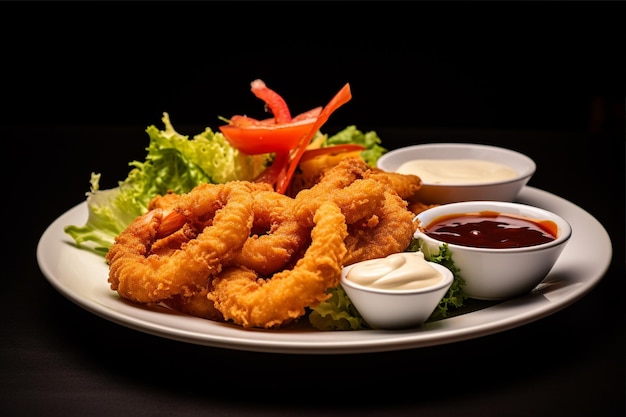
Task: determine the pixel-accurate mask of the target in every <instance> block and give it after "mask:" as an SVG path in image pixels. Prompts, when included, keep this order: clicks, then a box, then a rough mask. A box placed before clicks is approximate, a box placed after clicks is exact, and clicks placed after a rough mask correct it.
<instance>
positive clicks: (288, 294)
mask: <svg viewBox="0 0 626 417" xmlns="http://www.w3.org/2000/svg"><path fill="white" fill-rule="evenodd" d="M314 223H315V226H314V227H313V229H312V230H311V245H310V246H309V248H308V249H307V251H306V253H305V254H304V256H303V257H302V258H301V259H299V260H298V262H297V263H296V266H295V267H294V268H293V269H291V270H283V271H281V272H277V273H276V274H274V275H273V276H272V277H271V278H270V279H262V278H259V276H258V274H257V273H256V272H255V271H253V270H251V269H249V268H246V267H228V268H225V269H224V271H223V272H222V273H221V274H219V275H218V276H217V277H216V278H215V279H214V280H213V289H212V291H209V294H208V299H209V300H211V301H214V302H215V308H217V309H218V310H219V311H221V312H222V314H223V315H224V319H226V320H232V321H233V322H234V323H236V324H239V325H241V326H243V327H262V328H272V327H279V326H281V325H284V324H287V323H289V322H291V321H293V320H296V319H298V318H299V317H301V316H303V315H304V314H305V313H306V308H307V307H313V306H316V305H318V304H319V303H320V302H322V301H324V300H326V299H328V298H329V297H330V294H328V293H327V290H328V289H329V288H334V287H336V286H337V285H339V278H340V275H341V268H342V261H343V257H344V256H345V254H346V247H345V244H344V239H345V238H346V236H347V227H346V223H345V218H344V216H343V215H342V214H341V210H340V209H339V207H337V205H336V204H333V203H330V202H326V203H324V204H322V205H321V206H320V208H319V209H318V210H317V211H316V212H315V216H314Z"/></svg>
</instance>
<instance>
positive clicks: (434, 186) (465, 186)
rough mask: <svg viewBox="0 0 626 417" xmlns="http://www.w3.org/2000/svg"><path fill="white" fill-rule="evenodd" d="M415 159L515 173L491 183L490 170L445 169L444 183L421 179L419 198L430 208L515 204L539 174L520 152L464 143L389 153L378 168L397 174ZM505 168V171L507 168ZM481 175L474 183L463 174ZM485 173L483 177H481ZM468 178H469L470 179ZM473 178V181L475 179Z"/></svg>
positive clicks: (433, 144) (397, 150)
mask: <svg viewBox="0 0 626 417" xmlns="http://www.w3.org/2000/svg"><path fill="white" fill-rule="evenodd" d="M416 159H424V160H440V161H442V163H443V162H444V160H448V161H450V160H455V162H458V161H459V160H472V161H476V160H477V161H486V162H487V163H490V164H491V163H497V164H502V165H503V166H504V167H508V168H509V169H511V170H512V172H511V176H510V177H507V178H506V179H502V178H500V179H489V178H488V177H487V176H486V173H488V172H493V171H494V170H493V167H489V170H482V169H481V170H478V169H477V168H475V167H474V168H471V169H470V168H465V169H461V167H460V165H461V164H456V163H455V166H457V167H458V171H454V172H455V173H454V175H453V174H452V170H448V169H446V170H445V171H446V172H447V173H448V172H449V173H450V177H449V178H446V179H445V180H438V179H432V178H431V179H430V180H429V179H428V176H426V175H419V176H420V178H422V187H421V188H420V190H419V191H418V194H417V198H418V199H419V200H420V201H421V202H423V203H427V204H445V203H453V202H459V201H471V200H490V201H514V200H515V198H516V197H517V195H518V194H519V192H520V191H521V190H522V188H523V187H524V186H525V185H526V184H527V183H528V181H529V180H530V178H531V177H532V176H533V174H534V173H535V170H536V164H535V162H534V161H533V160H532V159H531V158H529V157H528V156H526V155H524V154H521V153H519V152H516V151H513V150H510V149H506V148H500V147H495V146H488V145H479V144H465V143H431V144H423V145H413V146H407V147H404V148H398V149H395V150H392V151H389V152H387V153H386V154H384V155H383V156H381V157H380V158H379V159H378V163H377V166H378V168H380V169H382V170H384V171H388V172H398V171H399V169H400V167H401V165H402V164H404V163H406V162H409V161H413V160H416ZM504 167H503V168H504ZM470 172H471V173H473V174H474V175H476V174H477V175H478V176H477V177H476V178H475V179H471V180H468V179H467V178H463V175H462V174H464V173H468V175H469V173H470ZM483 172H484V173H485V175H484V176H482V175H481V174H482V173H483ZM468 178H470V177H469V176H468ZM471 178H474V176H473V175H472V176H471Z"/></svg>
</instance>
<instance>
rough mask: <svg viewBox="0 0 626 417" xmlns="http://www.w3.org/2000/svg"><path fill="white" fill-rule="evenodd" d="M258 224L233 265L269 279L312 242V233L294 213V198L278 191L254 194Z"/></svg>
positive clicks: (254, 225) (255, 217) (288, 264)
mask: <svg viewBox="0 0 626 417" xmlns="http://www.w3.org/2000/svg"><path fill="white" fill-rule="evenodd" d="M253 212H254V223H253V226H252V230H251V232H250V237H249V238H248V240H246V242H245V243H244V245H243V248H242V249H241V251H240V252H239V253H238V254H237V255H236V256H235V259H234V261H233V263H235V264H237V265H240V266H245V267H246V268H249V269H252V270H254V271H256V272H257V273H258V274H259V275H262V276H269V275H271V274H273V273H275V272H278V271H280V270H283V269H286V268H288V267H290V266H293V265H291V262H292V261H293V260H294V259H297V258H299V257H300V256H301V255H302V254H303V253H304V251H305V250H306V248H307V247H308V245H309V243H310V241H311V230H310V228H309V227H307V226H304V225H302V224H300V223H299V222H298V220H297V218H296V217H295V214H294V212H293V199H292V198H290V197H287V196H285V195H283V194H280V193H277V192H274V191H259V192H255V193H254V194H253Z"/></svg>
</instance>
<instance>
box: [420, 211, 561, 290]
mask: <svg viewBox="0 0 626 417" xmlns="http://www.w3.org/2000/svg"><path fill="white" fill-rule="evenodd" d="M481 211H494V212H499V213H508V214H513V215H518V216H523V217H526V218H531V219H539V220H548V221H552V222H554V224H556V226H557V231H556V238H555V239H554V240H552V241H550V242H546V243H542V244H538V245H534V246H525V247H515V248H495V249H494V248H479V247H472V246H465V245H459V244H454V243H448V249H449V251H450V254H451V256H452V261H453V262H454V265H455V267H457V268H458V269H459V272H458V273H459V275H460V276H461V278H463V280H464V281H465V286H464V287H463V292H464V293H465V295H466V296H468V297H470V298H475V299H479V300H505V299H508V298H512V297H516V296H520V295H523V294H525V293H528V292H530V291H531V290H532V289H533V288H535V287H536V286H537V285H538V284H539V283H540V282H541V281H542V280H543V279H544V278H545V277H546V275H547V274H548V273H549V272H550V270H551V269H552V267H553V266H554V264H555V263H556V261H557V259H558V258H559V256H560V255H561V252H563V249H564V248H565V246H566V244H567V242H568V241H569V239H570V237H571V235H572V228H571V226H570V224H569V223H568V222H567V221H566V220H565V219H563V218H562V217H561V216H559V215H557V214H555V213H552V212H550V211H548V210H544V209H541V208H538V207H533V206H529V205H526V204H520V203H511V202H497V201H467V202H459V203H451V204H444V205H440V206H435V207H432V208H429V209H427V210H424V211H423V212H421V213H419V214H418V215H417V216H416V219H417V221H418V229H417V231H416V232H415V238H417V239H418V241H419V246H420V250H421V251H422V252H424V254H425V256H426V258H429V257H430V256H432V255H433V254H436V253H438V252H439V248H440V247H441V245H443V244H444V243H445V242H444V241H443V240H440V239H435V238H433V237H431V236H428V235H427V234H426V233H424V230H423V228H425V227H427V226H428V225H429V224H430V223H432V222H433V221H435V220H436V219H438V218H440V217H441V216H447V215H453V214H464V213H475V212H481Z"/></svg>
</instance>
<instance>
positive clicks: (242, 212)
mask: <svg viewBox="0 0 626 417" xmlns="http://www.w3.org/2000/svg"><path fill="white" fill-rule="evenodd" d="M172 207H173V208H174V209H175V211H176V212H177V213H178V216H174V217H175V220H176V221H179V222H183V223H184V224H185V225H186V227H188V228H190V230H192V231H193V230H201V231H200V232H199V233H198V234H197V236H196V237H195V238H193V239H189V240H188V241H186V242H185V241H182V242H181V244H180V248H178V249H176V248H173V247H171V246H168V251H167V255H166V256H162V255H160V254H158V253H151V249H152V246H153V245H154V244H155V242H156V241H157V240H158V239H159V238H161V237H164V236H163V233H164V232H163V230H162V226H164V224H165V223H164V220H166V219H168V218H170V216H171V211H170V209H161V208H157V209H154V210H151V211H149V212H148V213H146V214H144V215H142V216H139V217H138V218H137V219H135V221H133V222H132V223H131V224H130V225H129V226H128V227H127V228H126V229H125V230H124V231H123V232H122V233H120V234H119V235H118V236H117V238H116V239H115V242H114V244H113V245H112V246H111V248H110V249H109V252H108V253H107V256H106V260H107V262H108V263H109V279H108V281H109V283H110V285H111V289H112V290H114V291H117V292H118V294H119V295H120V296H121V297H123V298H125V299H128V300H130V301H134V302H138V303H156V302H160V301H163V300H165V299H168V298H170V297H172V296H174V295H183V296H189V295H191V294H193V293H194V292H195V291H197V290H199V289H201V288H204V287H207V285H208V283H209V278H210V277H211V276H213V275H216V274H217V273H219V272H220V271H221V270H222V266H223V265H224V264H226V263H228V262H229V261H230V260H231V259H232V258H233V257H234V256H235V254H236V253H237V252H238V251H239V250H240V249H241V247H242V246H243V244H244V243H245V241H246V240H247V238H248V235H249V231H250V228H251V227H252V221H253V213H252V197H251V194H250V188H249V187H248V186H247V185H246V184H244V183H240V182H231V183H228V184H221V185H215V184H202V185H199V186H197V187H196V188H194V189H193V190H191V191H190V192H189V193H187V194H183V195H180V197H179V198H178V200H177V202H176V203H175V205H174V206H172ZM168 215H169V216H168ZM168 232H169V230H168Z"/></svg>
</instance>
